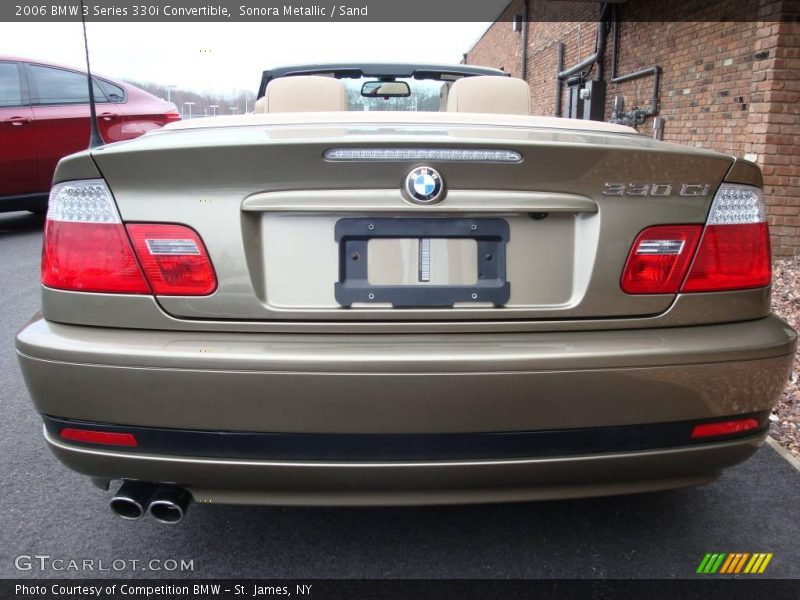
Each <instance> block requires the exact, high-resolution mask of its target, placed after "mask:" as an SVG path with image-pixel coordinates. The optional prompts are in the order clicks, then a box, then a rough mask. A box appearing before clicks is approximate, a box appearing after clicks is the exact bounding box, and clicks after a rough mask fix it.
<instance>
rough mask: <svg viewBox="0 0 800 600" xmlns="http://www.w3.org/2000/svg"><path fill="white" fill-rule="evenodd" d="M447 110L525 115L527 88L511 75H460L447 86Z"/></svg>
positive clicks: (528, 98) (528, 97)
mask: <svg viewBox="0 0 800 600" xmlns="http://www.w3.org/2000/svg"><path fill="white" fill-rule="evenodd" d="M447 112H472V113H501V114H507V115H529V114H531V88H530V86H529V85H528V84H527V83H526V82H525V81H523V80H522V79H517V78H515V77H499V76H493V75H477V76H473V77H462V78H461V79H459V80H458V81H456V82H455V83H454V84H453V87H451V88H450V93H449V94H448V95H447Z"/></svg>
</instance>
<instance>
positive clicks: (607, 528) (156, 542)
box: [0, 213, 800, 578]
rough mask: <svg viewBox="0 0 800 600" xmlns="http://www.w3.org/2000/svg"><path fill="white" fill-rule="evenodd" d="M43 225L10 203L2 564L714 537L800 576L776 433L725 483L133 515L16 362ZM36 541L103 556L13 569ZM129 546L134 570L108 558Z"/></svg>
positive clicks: (504, 566)
mask: <svg viewBox="0 0 800 600" xmlns="http://www.w3.org/2000/svg"><path fill="white" fill-rule="evenodd" d="M41 230H42V220H41V218H38V217H35V216H33V215H27V214H25V213H8V214H0V307H1V308H0V310H2V313H0V407H2V411H3V419H2V424H3V426H2V430H1V431H2V435H0V489H1V490H2V493H0V577H107V576H127V577H131V576H139V577H165V576H169V577H203V578H211V577H262V578H312V577H313V578H325V577H336V578H346V577H359V578H360V577H376V578H383V577H388V578H395V577H397V578H402V577H417V578H437V577H448V578H479V577H487V578H526V577H545V578H556V577H559V578H561V577H569V578H571V577H579V578H593V577H604V578H656V577H657V578H685V577H690V578H691V577H698V576H697V575H695V571H696V569H697V566H698V565H699V563H700V561H701V560H702V558H703V556H704V555H705V554H706V553H707V552H751V553H753V552H771V553H773V554H774V558H773V559H772V561H771V562H770V564H769V567H768V568H767V570H766V572H765V573H764V574H763V575H759V576H752V575H751V576H744V575H742V576H741V577H782V578H800V543H799V542H798V540H800V519H798V511H797V507H798V493H800V472H798V471H797V470H795V469H794V468H793V467H792V466H791V465H790V464H789V463H788V462H786V461H785V460H784V459H783V458H781V457H780V456H779V455H778V453H776V452H775V451H774V450H773V449H772V448H771V447H769V446H767V445H765V446H764V447H763V448H762V449H761V450H759V452H758V453H757V454H756V455H755V456H754V457H753V458H752V459H751V460H749V461H748V462H746V463H744V464H742V465H739V466H738V467H735V468H733V469H731V470H729V471H727V472H726V473H725V474H724V475H723V476H722V477H721V478H720V479H719V480H718V481H717V482H715V483H712V484H709V485H705V486H702V487H698V488H690V489H685V490H676V491H671V492H665V493H654V494H643V495H631V496H621V497H612V498H599V499H587V500H570V501H559V502H540V503H524V504H508V505H500V504H495V505H478V506H457V507H424V508H281V507H245V506H194V507H192V509H191V510H190V511H189V513H188V515H187V517H186V520H185V521H184V522H183V523H182V524H180V525H178V526H165V525H161V524H159V523H156V522H154V521H153V520H152V519H143V520H141V521H138V522H126V521H122V520H120V519H118V518H117V517H115V516H114V515H112V514H111V511H110V510H109V509H108V507H107V502H108V500H109V499H110V497H111V492H102V491H100V490H97V489H95V488H94V487H92V486H91V485H90V484H89V482H88V480H86V479H85V478H84V477H81V476H79V475H77V474H74V473H72V472H71V471H68V470H67V469H66V468H64V467H62V466H61V465H60V464H59V463H58V462H57V461H56V459H55V458H54V457H53V456H51V454H50V453H49V451H48V450H47V448H46V447H45V444H44V441H43V440H42V437H41V423H40V420H39V418H38V416H37V415H36V413H35V411H34V409H33V407H32V405H31V403H30V400H29V398H28V394H27V392H26V390H25V386H24V384H23V381H22V377H21V375H20V372H19V368H18V367H17V361H16V357H15V355H14V348H13V338H14V334H15V333H16V331H17V330H18V329H19V328H20V327H21V326H22V324H23V323H24V322H25V321H26V320H27V319H28V318H30V316H31V315H32V314H33V313H34V312H35V311H36V310H38V307H39V290H38V278H39V254H40V243H41V233H42V231H41ZM109 393H113V390H109ZM36 554H38V555H49V556H50V557H52V558H54V559H56V558H57V559H65V560H70V559H75V560H81V561H82V560H84V559H87V560H94V561H95V562H94V563H93V564H94V569H95V570H94V571H54V570H44V571H42V570H40V569H38V568H37V567H36V566H34V567H33V568H32V569H31V570H27V571H20V570H17V569H16V568H15V558H16V557H17V556H19V555H36ZM119 559H122V560H124V561H126V562H125V566H124V568H123V569H121V570H119V571H116V570H113V569H112V570H109V571H98V570H97V569H98V568H99V567H98V562H99V561H103V564H105V565H106V567H109V565H111V563H112V561H114V560H119ZM152 559H157V560H162V561H163V560H166V559H174V560H177V561H180V560H186V561H192V570H191V571H184V572H180V571H177V572H167V571H163V570H161V571H154V570H146V569H147V566H146V563H147V561H150V560H152ZM132 560H135V561H141V562H138V563H132V562H131V561H132ZM143 563H145V564H143ZM117 564H118V565H119V564H120V563H117ZM158 564H160V563H154V565H153V566H154V567H155V566H158ZM702 577H726V576H723V575H704V576H702Z"/></svg>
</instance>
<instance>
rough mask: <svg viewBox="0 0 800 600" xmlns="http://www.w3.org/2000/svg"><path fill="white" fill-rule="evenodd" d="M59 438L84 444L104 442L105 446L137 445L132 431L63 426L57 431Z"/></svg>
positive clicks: (131, 446) (130, 446)
mask: <svg viewBox="0 0 800 600" xmlns="http://www.w3.org/2000/svg"><path fill="white" fill-rule="evenodd" d="M59 435H60V436H61V439H64V440H69V441H71V442H83V443H86V444H104V445H106V446H127V447H129V448H133V447H135V446H137V445H138V443H137V441H136V437H134V435H133V434H132V433H118V432H115V431H92V430H91V429H76V428H73V427H65V428H64V429H62V430H61V432H60V433H59Z"/></svg>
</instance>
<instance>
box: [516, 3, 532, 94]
mask: <svg viewBox="0 0 800 600" xmlns="http://www.w3.org/2000/svg"><path fill="white" fill-rule="evenodd" d="M529 3H530V0H525V2H524V9H523V11H522V57H521V59H520V69H519V70H520V78H522V80H523V81H528V10H529V8H528V5H529Z"/></svg>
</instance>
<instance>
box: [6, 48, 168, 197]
mask: <svg viewBox="0 0 800 600" xmlns="http://www.w3.org/2000/svg"><path fill="white" fill-rule="evenodd" d="M87 88H88V86H87V85H86V73H84V72H81V71H76V70H74V69H69V68H66V67H61V66H58V65H53V64H46V63H43V62H39V61H31V60H26V59H21V58H14V57H8V56H0V212H5V211H11V210H29V211H32V212H44V210H45V209H46V207H47V194H48V192H49V191H50V183H51V180H52V178H53V171H55V168H56V163H58V161H59V160H60V159H61V158H62V157H64V156H67V155H68V154H72V153H73V152H78V151H79V150H83V149H85V148H86V147H87V145H88V142H89V91H88V89H87ZM94 95H95V101H96V103H97V122H98V125H99V126H100V134H101V135H102V136H103V140H104V141H105V142H118V141H120V140H129V139H131V138H135V137H138V136H140V135H142V134H143V133H145V132H147V131H150V130H151V129H156V128H159V127H162V126H163V125H165V124H166V123H169V122H171V121H177V120H179V119H180V115H179V114H178V111H177V109H176V108H175V105H174V104H172V103H171V102H166V101H164V100H161V99H160V98H156V97H155V96H153V95H152V94H149V93H147V92H145V91H144V90H141V89H139V88H137V87H134V86H132V85H130V84H127V83H122V82H121V81H114V80H112V79H108V78H106V77H97V76H94Z"/></svg>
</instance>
